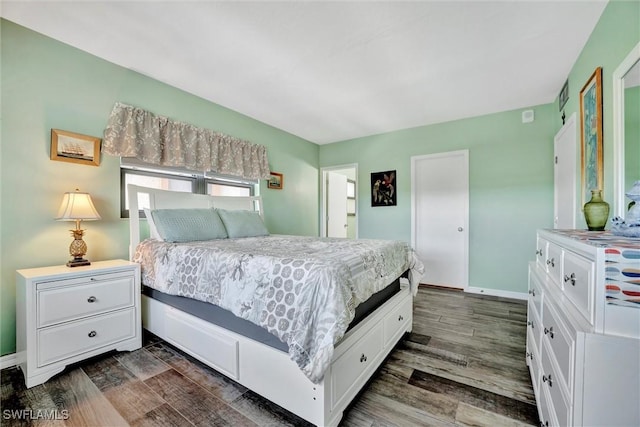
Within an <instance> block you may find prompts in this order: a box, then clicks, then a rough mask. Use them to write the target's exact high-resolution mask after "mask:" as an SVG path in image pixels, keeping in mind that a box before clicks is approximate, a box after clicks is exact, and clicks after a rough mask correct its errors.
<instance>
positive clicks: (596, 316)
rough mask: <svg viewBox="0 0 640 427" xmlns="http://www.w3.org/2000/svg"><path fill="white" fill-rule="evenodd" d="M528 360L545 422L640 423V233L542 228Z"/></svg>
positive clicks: (534, 266) (532, 272)
mask: <svg viewBox="0 0 640 427" xmlns="http://www.w3.org/2000/svg"><path fill="white" fill-rule="evenodd" d="M526 358H527V365H528V366H529V370H530V372H531V380H532V383H533V389H534V392H535V396H536V401H537V405H538V412H539V415H540V420H541V424H542V425H543V426H547V425H549V426H568V425H569V426H616V425H620V426H639V425H640V240H639V239H626V238H622V237H618V236H613V235H611V234H610V233H608V232H587V231H581V230H539V231H538V234H537V247H536V261H532V262H531V263H530V264H529V301H528V316H527V348H526Z"/></svg>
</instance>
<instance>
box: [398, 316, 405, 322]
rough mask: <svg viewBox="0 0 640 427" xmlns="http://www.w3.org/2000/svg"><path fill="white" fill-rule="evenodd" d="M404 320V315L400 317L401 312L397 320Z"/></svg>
mask: <svg viewBox="0 0 640 427" xmlns="http://www.w3.org/2000/svg"><path fill="white" fill-rule="evenodd" d="M403 320H404V317H402V314H401V315H399V316H398V322H402V321H403Z"/></svg>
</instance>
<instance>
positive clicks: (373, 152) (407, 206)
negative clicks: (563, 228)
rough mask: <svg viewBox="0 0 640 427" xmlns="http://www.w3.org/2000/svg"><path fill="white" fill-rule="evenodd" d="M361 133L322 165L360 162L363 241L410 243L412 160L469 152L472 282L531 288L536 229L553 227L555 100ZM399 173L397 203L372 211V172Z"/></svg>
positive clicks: (336, 147)
mask: <svg viewBox="0 0 640 427" xmlns="http://www.w3.org/2000/svg"><path fill="white" fill-rule="evenodd" d="M533 109H534V113H535V120H534V122H533V123H526V124H523V123H522V120H521V113H522V110H518V111H509V112H505V113H499V114H492V115H487V116H482V117H475V118H471V119H465V120H458V121H452V122H447V123H441V124H436V125H431V126H424V127H418V128H412V129H406V130H402V131H397V132H391V133H387V134H382V135H376V136H371V137H367V138H359V139H355V140H350V141H344V142H340V143H335V144H329V145H323V146H321V147H320V166H321V167H327V166H334V165H339V164H346V163H358V173H359V176H358V182H359V183H360V185H358V218H359V224H358V230H359V233H360V234H359V236H360V237H361V238H392V239H402V240H405V241H407V242H410V241H411V157H412V156H419V155H425V154H433V153H440V152H446V151H454V150H462V149H468V150H469V193H470V195H469V217H470V219H469V254H470V256H469V262H470V265H469V277H470V283H469V285H470V286H473V287H481V288H490V289H501V290H507V291H514V292H525V291H526V287H527V280H526V279H527V268H526V265H527V261H528V260H530V259H532V258H533V253H534V247H535V229H536V228H539V227H551V226H552V220H553V219H552V213H553V162H552V158H553V143H551V142H550V141H553V130H552V126H551V123H552V121H553V114H554V113H555V110H554V109H553V106H552V105H542V106H538V107H535V108H533ZM394 169H395V170H396V171H397V178H396V179H397V187H396V188H397V191H398V205H397V206H395V207H384V208H371V205H370V201H371V199H370V187H371V185H370V184H369V183H370V174H371V172H379V171H384V170H394Z"/></svg>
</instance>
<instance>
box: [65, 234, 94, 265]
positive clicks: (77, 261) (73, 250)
mask: <svg viewBox="0 0 640 427" xmlns="http://www.w3.org/2000/svg"><path fill="white" fill-rule="evenodd" d="M70 231H71V235H72V236H73V241H72V242H71V245H69V253H70V254H71V256H73V259H72V260H70V261H69V262H67V267H80V266H81V265H91V263H90V262H89V260H86V259H84V258H83V257H84V254H86V253H87V244H86V243H85V242H84V240H82V235H83V234H84V230H80V229H75V230H70Z"/></svg>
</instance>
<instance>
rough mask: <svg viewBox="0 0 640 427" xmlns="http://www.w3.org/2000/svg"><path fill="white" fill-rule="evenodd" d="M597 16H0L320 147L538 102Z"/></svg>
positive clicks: (558, 4) (348, 8) (169, 10)
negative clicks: (320, 145) (325, 144)
mask: <svg viewBox="0 0 640 427" xmlns="http://www.w3.org/2000/svg"><path fill="white" fill-rule="evenodd" d="M605 6H606V1H558V0H556V1H412V2H400V1H375V2H374V1H361V2H352V1H333V2H328V1H287V2H272V1H253V2H248V1H242V2H240V1H216V2H213V1H195V2H193V1H192V2H179V1H174V2H166V1H163V2H160V1H71V2H70V1H66V2H62V1H45V2H37V1H6V0H3V1H2V5H1V10H0V14H1V15H2V16H3V17H4V18H6V19H8V20H10V21H13V22H15V23H17V24H20V25H23V26H25V27H28V28H31V29H33V30H35V31H38V32H40V33H43V34H45V35H47V36H50V37H52V38H54V39H57V40H60V41H62V42H65V43H68V44H70V45H72V46H75V47H77V48H79V49H82V50H84V51H87V52H89V53H92V54H94V55H96V56H99V57H101V58H104V59H106V60H108V61H110V62H113V63H115V64H118V65H121V66H123V67H126V68H129V69H132V70H135V71H138V72H140V73H142V74H145V75H147V76H150V77H153V78H155V79H157V80H160V81H162V82H165V83H167V84H170V85H172V86H175V87H178V88H180V89H183V90H185V91H187V92H190V93H192V94H195V95H198V96H200V97H202V98H205V99H208V100H210V101H212V102H215V103H216V104H219V105H222V106H225V107H227V108H230V109H232V110H235V111H238V112H240V113H242V114H245V115H247V116H250V117H252V118H255V119H257V120H260V121H262V122H264V123H267V124H269V125H271V126H274V127H276V128H279V129H282V130H285V131H287V132H290V133H292V134H294V135H298V136H300V137H302V138H304V139H306V140H309V141H312V142H315V143H318V144H324V143H330V142H336V141H341V140H345V139H350V138H356V137H361V136H368V135H373V134H378V133H383V132H388V131H393V130H398V129H404V128H410V127H415V126H422V125H427V124H433V123H439V122H444V121H450V120H455V119H460V118H465V117H473V116H478V115H483V114H489V113H494V112H500V111H506V110H512V109H519V108H525V107H530V106H534V105H539V104H546V103H550V102H552V101H553V100H554V99H555V98H556V96H557V95H558V92H559V91H560V89H561V87H562V85H563V83H564V81H565V80H566V78H567V76H568V74H569V72H570V70H571V67H572V65H573V64H574V62H575V61H576V59H577V58H578V55H579V53H580V51H581V50H582V48H583V47H584V45H585V43H586V41H587V39H588V37H589V35H590V34H591V32H592V30H593V28H594V26H595V24H596V23H597V21H598V19H599V18H600V15H601V14H602V11H603V9H604V7H605ZM155 112H156V113H158V114H162V111H155Z"/></svg>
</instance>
